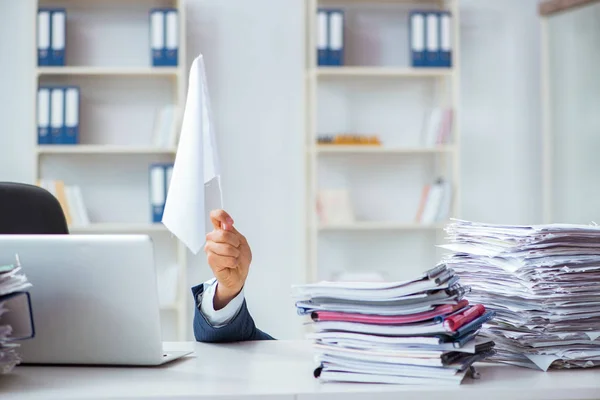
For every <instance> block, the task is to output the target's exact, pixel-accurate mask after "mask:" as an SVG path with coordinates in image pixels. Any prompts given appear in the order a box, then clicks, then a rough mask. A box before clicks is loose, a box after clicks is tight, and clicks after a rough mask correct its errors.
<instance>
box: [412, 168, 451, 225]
mask: <svg viewBox="0 0 600 400" xmlns="http://www.w3.org/2000/svg"><path fill="white" fill-rule="evenodd" d="M451 207H452V184H451V183H450V181H448V180H447V179H444V178H438V179H437V180H436V181H435V182H434V183H433V184H430V185H425V186H424V187H423V189H422V192H421V201H420V202H419V207H418V209H417V215H416V218H415V220H416V222H418V223H421V224H434V223H436V222H443V221H446V220H447V219H448V218H449V217H450V211H451Z"/></svg>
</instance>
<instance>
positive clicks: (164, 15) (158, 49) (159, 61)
mask: <svg viewBox="0 0 600 400" xmlns="http://www.w3.org/2000/svg"><path fill="white" fill-rule="evenodd" d="M150 54H151V62H152V66H154V67H176V66H177V65H178V59H179V11H178V10H177V9H176V8H153V9H152V10H150Z"/></svg>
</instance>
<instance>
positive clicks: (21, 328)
mask: <svg viewBox="0 0 600 400" xmlns="http://www.w3.org/2000/svg"><path fill="white" fill-rule="evenodd" d="M0 302H2V303H5V307H6V308H8V309H9V310H10V312H8V313H6V314H4V315H2V317H1V323H0V325H10V326H11V328H12V332H11V335H10V337H9V338H8V340H9V341H17V340H26V339H31V338H33V337H35V324H34V318H33V310H32V306H31V296H30V295H29V292H13V293H9V294H6V295H4V296H0Z"/></svg>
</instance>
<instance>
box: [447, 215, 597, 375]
mask: <svg viewBox="0 0 600 400" xmlns="http://www.w3.org/2000/svg"><path fill="white" fill-rule="evenodd" d="M446 230H447V232H448V234H449V239H450V244H447V245H443V246H441V247H443V248H446V249H448V250H451V251H452V252H453V253H452V254H451V255H450V256H448V257H447V258H445V259H444V260H443V262H444V264H445V265H447V266H448V267H451V268H453V269H454V270H455V271H456V272H457V274H458V275H459V276H460V277H461V282H464V284H465V285H469V286H470V287H471V288H472V291H471V292H470V293H469V296H468V298H469V300H471V301H476V302H480V303H482V304H484V305H485V306H486V307H487V308H488V309H490V310H493V311H495V312H496V318H494V320H493V321H490V322H489V323H487V324H486V325H485V326H484V328H483V330H482V334H484V335H485V336H486V337H489V338H492V339H493V340H494V342H495V343H496V350H497V352H496V355H495V356H494V357H491V358H490V360H495V361H498V362H504V363H509V364H515V365H520V366H525V367H531V368H536V367H537V368H540V369H542V370H544V371H545V370H547V369H548V368H579V367H594V366H598V365H600V226H587V225H565V224H554V225H535V226H511V225H491V224H481V223H472V222H467V221H455V222H453V223H451V224H450V225H448V227H447V229H446Z"/></svg>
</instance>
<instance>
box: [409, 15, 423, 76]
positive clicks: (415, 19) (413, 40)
mask: <svg viewBox="0 0 600 400" xmlns="http://www.w3.org/2000/svg"><path fill="white" fill-rule="evenodd" d="M409 18H410V23H409V25H410V29H409V40H410V60H411V65H412V66H413V67H424V66H425V61H426V60H425V14H424V13H423V12H421V11H411V13H410V17H409Z"/></svg>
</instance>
